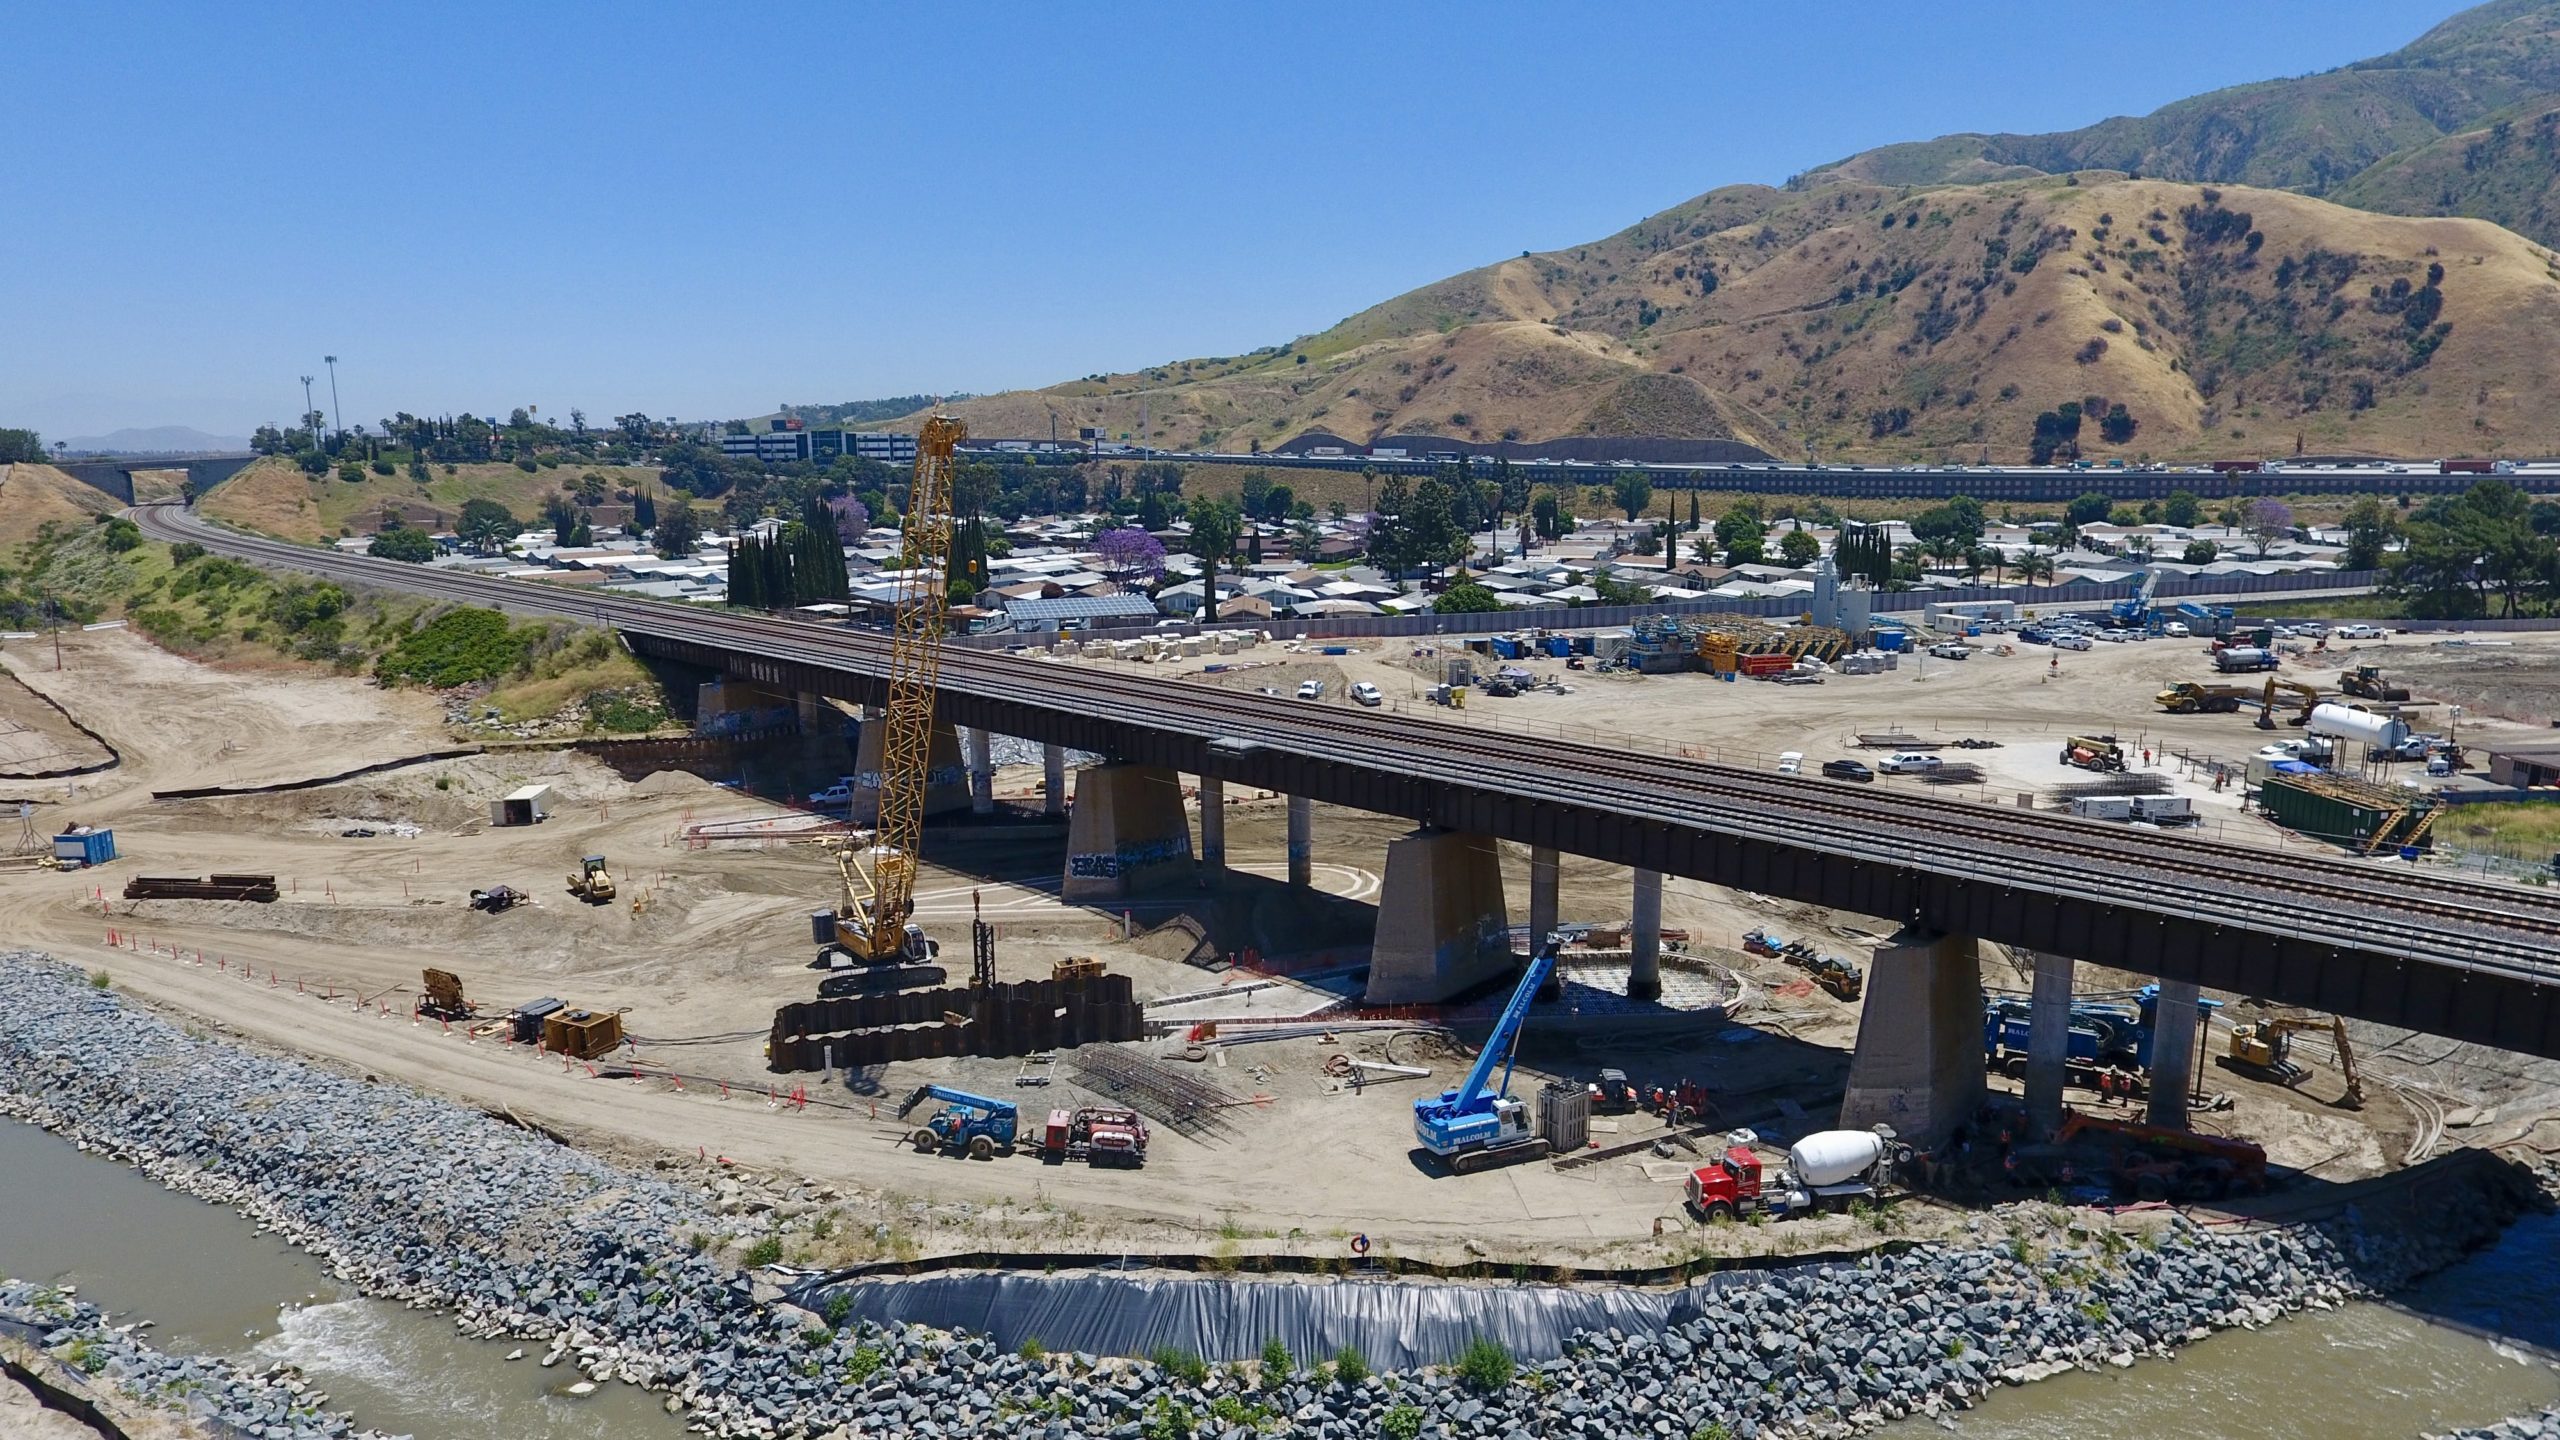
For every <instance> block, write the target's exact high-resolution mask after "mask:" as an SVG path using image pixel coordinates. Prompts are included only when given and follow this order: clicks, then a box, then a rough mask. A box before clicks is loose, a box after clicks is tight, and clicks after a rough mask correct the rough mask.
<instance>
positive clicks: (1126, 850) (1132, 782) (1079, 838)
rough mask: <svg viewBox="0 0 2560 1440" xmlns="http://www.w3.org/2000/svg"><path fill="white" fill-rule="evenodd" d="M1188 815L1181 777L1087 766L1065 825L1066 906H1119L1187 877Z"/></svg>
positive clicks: (1142, 768) (1140, 768)
mask: <svg viewBox="0 0 2560 1440" xmlns="http://www.w3.org/2000/svg"><path fill="white" fill-rule="evenodd" d="M1192 874H1193V871H1192V864H1191V817H1190V816H1189V815H1187V814H1185V813H1184V811H1183V808H1182V777H1181V776H1180V775H1178V774H1176V773H1175V772H1173V771H1171V770H1166V769H1163V768H1160V767H1158V766H1154V765H1088V766H1086V767H1085V768H1083V769H1081V770H1078V771H1077V772H1076V807H1075V810H1074V812H1073V814H1072V816H1071V817H1070V818H1069V819H1068V821H1067V873H1066V878H1065V883H1064V884H1063V885H1062V886H1061V887H1060V892H1059V893H1060V897H1061V898H1063V899H1065V900H1066V901H1067V902H1068V903H1070V904H1084V903H1089V902H1093V901H1105V900H1123V899H1127V898H1128V897H1129V896H1132V895H1135V894H1137V893H1139V892H1140V891H1143V890H1149V889H1153V888H1156V887H1158V886H1161V885H1166V884H1171V883H1173V882H1174V881H1176V880H1188V879H1190V878H1192Z"/></svg>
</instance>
